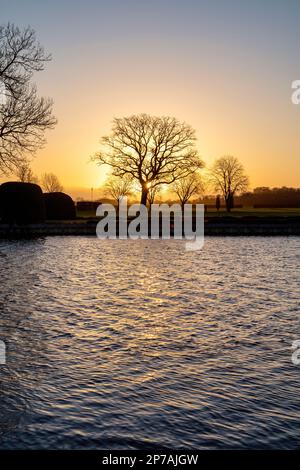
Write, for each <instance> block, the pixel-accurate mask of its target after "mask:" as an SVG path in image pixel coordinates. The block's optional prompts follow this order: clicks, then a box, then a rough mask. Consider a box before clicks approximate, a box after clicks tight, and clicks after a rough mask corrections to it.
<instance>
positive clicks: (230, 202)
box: [225, 194, 233, 212]
mask: <svg viewBox="0 0 300 470" xmlns="http://www.w3.org/2000/svg"><path fill="white" fill-rule="evenodd" d="M225 202H226V210H227V212H231V209H232V207H233V195H232V194H230V195H229V196H227V197H226V199H225Z"/></svg>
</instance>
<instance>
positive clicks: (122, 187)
mask: <svg viewBox="0 0 300 470" xmlns="http://www.w3.org/2000/svg"><path fill="white" fill-rule="evenodd" d="M132 188H133V184H132V177H131V176H130V175H124V177H123V178H120V177H117V176H110V177H109V178H108V180H107V182H106V184H105V193H106V194H107V196H109V197H111V198H112V199H114V200H115V201H116V203H117V206H118V207H119V201H120V198H121V197H124V196H130V194H131V193H132Z"/></svg>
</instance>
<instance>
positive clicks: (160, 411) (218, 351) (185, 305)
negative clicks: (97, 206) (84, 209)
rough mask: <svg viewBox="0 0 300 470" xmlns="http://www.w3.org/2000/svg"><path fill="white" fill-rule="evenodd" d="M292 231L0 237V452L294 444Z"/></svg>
mask: <svg viewBox="0 0 300 470" xmlns="http://www.w3.org/2000/svg"><path fill="white" fill-rule="evenodd" d="M299 261H300V238H293V237H291V238H259V237H253V238H246V237H235V238H230V237H227V238H207V239H206V242H205V246H204V249H203V250H202V251H201V252H186V251H185V248H184V242H182V241H180V240H169V241H167V240H164V241H163V240H140V241H133V240H121V241H118V240H106V241H100V240H97V239H94V238H92V237H90V238H89V237H53V238H45V239H38V240H31V241H30V240H28V241H16V242H13V241H10V242H9V241H0V274H1V289H0V339H1V340H2V341H5V343H6V347H7V363H6V365H0V394H1V396H0V448H1V449H8V448H10V449H11V448H13V449H46V448H47V449H48V448H51V449H152V448H156V447H158V446H159V447H160V448H164V447H165V448H172V449H175V448H176V449H178V448H190V449H191V448H197V449H222V448H223V449H229V448H230V449H232V448H234V449H238V448H248V449H249V448H251V449H253V448H254V449H257V448H268V449H271V448H282V449H288V448H289V449H292V448H297V447H299V445H300V420H299V418H300V393H299V391H300V365H299V366H297V365H294V364H293V363H292V361H291V354H292V350H291V345H292V342H293V341H294V340H297V339H300V316H299V309H300V305H299V297H300V287H299V264H300V263H299Z"/></svg>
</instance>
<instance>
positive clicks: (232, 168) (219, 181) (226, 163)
mask: <svg viewBox="0 0 300 470" xmlns="http://www.w3.org/2000/svg"><path fill="white" fill-rule="evenodd" d="M211 181H212V183H213V185H214V187H215V190H216V191H222V194H223V197H224V199H225V204H226V209H227V212H230V211H231V209H232V207H233V199H234V196H235V194H236V193H239V192H241V191H246V189H247V187H248V185H249V179H248V177H247V176H246V174H245V172H244V167H243V165H242V164H241V163H240V162H239V161H238V159H237V158H236V157H233V156H231V155H225V156H224V157H221V158H218V159H217V160H216V162H215V163H214V165H213V167H212V169H211Z"/></svg>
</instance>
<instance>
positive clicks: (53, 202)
mask: <svg viewBox="0 0 300 470" xmlns="http://www.w3.org/2000/svg"><path fill="white" fill-rule="evenodd" d="M44 200H45V207H46V219H47V220H70V219H76V210H75V204H74V201H73V200H72V198H71V197H70V196H68V195H67V194H65V193H60V192H57V193H45V194H44Z"/></svg>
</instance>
